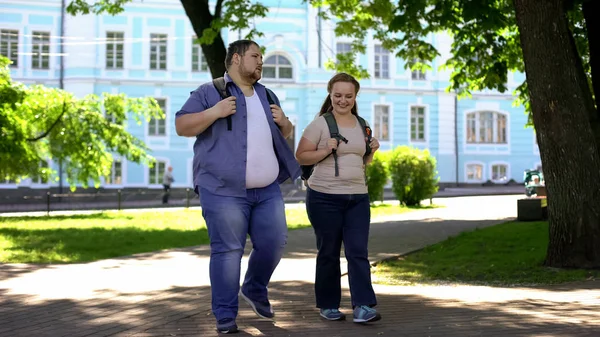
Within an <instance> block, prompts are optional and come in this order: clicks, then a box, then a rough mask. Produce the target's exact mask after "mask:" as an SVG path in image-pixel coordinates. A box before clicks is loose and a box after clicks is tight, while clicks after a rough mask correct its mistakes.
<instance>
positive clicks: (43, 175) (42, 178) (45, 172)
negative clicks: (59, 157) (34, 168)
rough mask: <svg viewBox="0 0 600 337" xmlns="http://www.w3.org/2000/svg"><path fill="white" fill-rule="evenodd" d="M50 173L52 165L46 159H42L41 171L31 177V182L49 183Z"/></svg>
mask: <svg viewBox="0 0 600 337" xmlns="http://www.w3.org/2000/svg"><path fill="white" fill-rule="evenodd" d="M49 175H50V165H48V162H47V161H45V160H42V161H40V170H39V173H37V174H34V175H33V176H32V177H31V182H32V183H34V184H40V185H42V184H48V181H49V180H50V179H49Z"/></svg>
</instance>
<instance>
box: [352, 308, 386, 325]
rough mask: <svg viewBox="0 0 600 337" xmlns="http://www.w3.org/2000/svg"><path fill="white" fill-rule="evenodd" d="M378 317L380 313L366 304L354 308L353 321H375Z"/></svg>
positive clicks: (379, 317)
mask: <svg viewBox="0 0 600 337" xmlns="http://www.w3.org/2000/svg"><path fill="white" fill-rule="evenodd" d="M380 319H381V315H380V314H379V313H378V312H377V310H375V309H373V308H371V307H369V306H367V305H361V306H358V307H356V308H354V323H367V322H375V321H378V320H380Z"/></svg>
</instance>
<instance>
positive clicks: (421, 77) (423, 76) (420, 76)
mask: <svg viewBox="0 0 600 337" xmlns="http://www.w3.org/2000/svg"><path fill="white" fill-rule="evenodd" d="M413 62H415V63H416V62H417V60H416V59H413ZM410 78H411V79H412V80H413V81H427V72H425V71H422V70H417V69H415V70H411V72H410Z"/></svg>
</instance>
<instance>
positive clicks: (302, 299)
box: [0, 196, 600, 336]
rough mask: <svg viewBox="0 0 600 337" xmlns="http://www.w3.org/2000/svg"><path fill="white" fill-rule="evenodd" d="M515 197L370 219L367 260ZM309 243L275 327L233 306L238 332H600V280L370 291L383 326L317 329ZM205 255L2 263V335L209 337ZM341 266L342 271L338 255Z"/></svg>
mask: <svg viewBox="0 0 600 337" xmlns="http://www.w3.org/2000/svg"><path fill="white" fill-rule="evenodd" d="M520 197H521V196H496V197H478V198H473V197H466V198H448V199H436V200H434V202H435V203H436V204H443V205H445V206H446V207H445V208H438V209H432V210H422V211H416V212H411V213H406V214H403V215H401V216H397V217H388V218H379V219H373V220H374V224H373V225H372V229H371V235H370V259H371V261H377V260H380V259H384V258H388V257H391V256H397V255H400V254H404V253H407V252H410V251H413V250H415V249H419V248H422V247H424V246H427V245H429V244H432V243H435V242H438V241H441V240H443V239H445V238H447V237H448V236H451V235H456V234H458V233H460V232H462V231H465V230H471V229H473V228H481V227H485V226H490V225H494V224H497V223H499V222H503V221H506V220H508V219H511V218H513V217H514V216H515V215H516V200H517V199H518V198H520ZM292 207H293V206H292ZM297 207H298V206H297ZM249 246H250V245H249ZM314 246H315V243H314V234H313V233H312V230H311V229H305V230H297V231H292V232H290V235H289V242H288V247H287V251H286V254H285V256H284V258H283V260H282V261H281V263H280V265H279V267H278V269H277V271H276V272H275V274H274V275H273V280H272V283H271V285H270V287H269V289H270V294H271V301H272V303H273V305H274V307H275V310H276V312H277V319H276V321H275V323H273V322H270V321H266V320H259V319H257V318H256V316H255V315H254V314H253V313H252V311H251V310H250V309H249V307H248V306H247V305H246V304H245V303H241V304H240V309H241V310H240V316H239V319H238V325H240V327H241V328H242V332H241V333H240V335H241V336H382V335H383V336H475V335H477V336H479V335H481V336H509V335H510V336H514V335H530V336H533V335H535V336H545V335H548V336H586V335H590V336H591V335H592V334H593V333H594V332H597V331H600V330H598V329H600V290H599V289H600V284H599V283H598V282H596V281H594V282H586V283H583V284H572V285H568V286H561V287H544V288H493V287H483V286H463V285H448V286H398V287H391V286H379V285H377V286H376V292H377V295H378V300H379V307H378V308H379V310H380V311H381V313H382V315H383V317H384V319H383V320H382V321H380V322H378V323H376V324H373V325H372V326H359V325H356V324H353V323H351V322H324V321H322V320H321V319H320V318H319V317H318V314H317V310H316V309H315V308H314V298H313V288H312V287H313V280H314V257H315V253H316V250H315V248H314ZM248 248H249V247H248ZM208 255H209V249H208V247H206V246H199V247H192V248H186V249H173V250H166V251H160V252H153V253H146V254H137V255H134V256H129V257H124V258H119V259H110V260H103V261H98V262H93V263H87V264H76V265H43V266H35V265H15V264H5V265H1V266H0V336H111V335H117V336H131V335H133V336H216V335H217V334H216V332H215V330H214V318H213V317H212V315H211V312H210V288H209V279H208ZM245 263H246V259H244V260H243V263H242V265H243V268H244V269H245ZM342 267H343V270H344V271H345V269H346V265H345V261H344V260H343V259H342ZM342 283H343V285H344V301H343V307H344V308H343V309H345V311H347V312H349V309H348V308H349V307H350V304H349V294H348V290H347V289H348V285H347V277H343V278H342Z"/></svg>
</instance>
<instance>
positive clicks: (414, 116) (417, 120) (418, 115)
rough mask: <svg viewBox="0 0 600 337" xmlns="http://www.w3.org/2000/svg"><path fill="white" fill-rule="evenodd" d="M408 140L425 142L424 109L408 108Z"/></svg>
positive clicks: (417, 107)
mask: <svg viewBox="0 0 600 337" xmlns="http://www.w3.org/2000/svg"><path fill="white" fill-rule="evenodd" d="M410 140H411V141H413V142H424V141H425V108H424V107H422V106H413V107H411V108H410Z"/></svg>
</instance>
